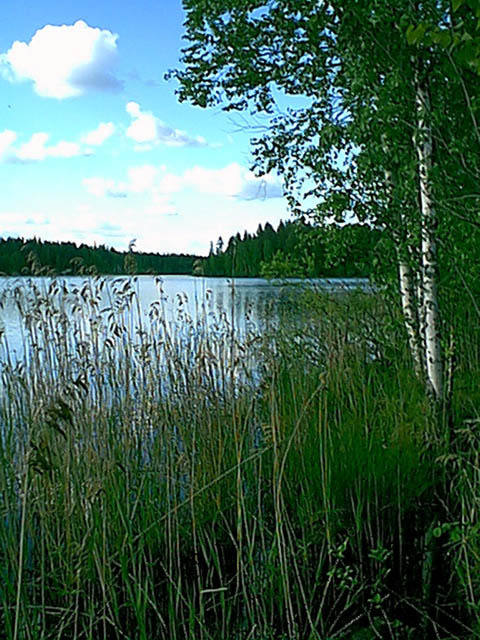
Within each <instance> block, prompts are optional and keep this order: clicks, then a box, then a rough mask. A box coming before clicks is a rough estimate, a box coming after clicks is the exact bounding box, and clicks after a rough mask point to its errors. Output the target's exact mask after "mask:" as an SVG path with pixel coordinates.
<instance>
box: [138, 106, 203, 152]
mask: <svg viewBox="0 0 480 640" xmlns="http://www.w3.org/2000/svg"><path fill="white" fill-rule="evenodd" d="M126 111H127V113H128V114H129V115H130V116H131V118H132V123H131V125H130V126H129V127H128V129H127V137H129V138H131V139H132V140H134V141H135V142H137V143H138V146H137V147H136V150H139V151H140V150H144V149H149V148H151V146H152V145H157V144H164V145H166V146H167V147H205V146H207V141H206V140H205V138H203V137H202V136H196V137H195V138H192V137H190V136H189V135H188V134H187V132H186V131H182V130H181V129H173V128H172V127H169V126H168V125H166V124H165V123H164V122H162V120H160V119H159V118H157V117H156V116H155V115H154V114H153V113H152V112H151V111H142V110H141V108H140V105H139V104H138V102H128V103H127V106H126Z"/></svg>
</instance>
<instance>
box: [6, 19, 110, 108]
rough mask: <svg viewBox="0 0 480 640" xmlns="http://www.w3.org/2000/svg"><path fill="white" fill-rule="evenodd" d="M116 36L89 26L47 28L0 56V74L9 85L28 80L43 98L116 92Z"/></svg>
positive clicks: (54, 26) (80, 23)
mask: <svg viewBox="0 0 480 640" xmlns="http://www.w3.org/2000/svg"><path fill="white" fill-rule="evenodd" d="M117 38H118V35H117V34H115V33H112V32H111V31H108V30H107V29H98V28H93V27H90V26H88V24H86V22H84V21H83V20H78V21H77V22H75V24H73V25H61V26H56V25H50V24H48V25H46V26H44V27H43V28H42V29H39V30H38V31H36V33H35V34H34V36H33V37H32V39H31V40H30V42H29V43H27V42H20V41H18V40H17V41H15V42H14V43H13V44H12V46H11V47H10V49H9V50H8V51H7V52H6V53H3V54H1V55H0V71H1V72H2V75H3V76H4V77H6V78H7V79H8V80H10V81H12V82H13V81H19V80H31V81H32V82H33V83H34V90H35V92H36V93H37V94H38V95H40V96H43V97H45V98H57V99H63V98H71V97H74V96H79V95H82V94H83V93H86V92H88V91H91V90H97V91H108V90H114V89H118V88H119V87H120V86H121V83H120V82H119V81H118V79H117V78H116V77H115V76H114V68H115V62H116V57H117Z"/></svg>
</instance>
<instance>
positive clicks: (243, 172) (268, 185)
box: [160, 162, 283, 200]
mask: <svg viewBox="0 0 480 640" xmlns="http://www.w3.org/2000/svg"><path fill="white" fill-rule="evenodd" d="M182 188H192V189H195V190H196V191H199V192H200V193H206V194H211V195H224V196H231V197H235V198H238V199H240V200H254V199H262V200H265V199H267V198H281V197H282V196H283V189H282V185H281V182H280V181H279V180H278V178H276V177H274V176H265V177H263V178H257V177H255V176H254V174H253V173H252V172H251V171H248V170H247V169H245V168H244V167H241V166H240V165H239V164H237V163H236V162H233V163H231V164H229V165H227V166H226V167H223V168H221V169H206V168H205V167H200V166H195V167H193V168H191V169H187V170H186V171H185V172H184V173H183V175H181V176H177V175H174V174H166V175H164V176H163V178H162V180H161V182H160V190H161V191H163V192H164V193H174V192H176V191H180V189H182Z"/></svg>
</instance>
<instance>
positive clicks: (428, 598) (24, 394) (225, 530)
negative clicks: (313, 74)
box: [0, 279, 480, 640]
mask: <svg viewBox="0 0 480 640" xmlns="http://www.w3.org/2000/svg"><path fill="white" fill-rule="evenodd" d="M104 286H105V285H104V281H103V280H101V279H98V280H96V279H90V280H86V281H85V283H84V285H83V286H79V287H77V289H76V290H71V289H68V290H67V289H66V288H64V287H63V285H61V283H60V282H56V281H52V283H51V285H50V289H49V290H48V291H42V290H41V289H40V288H39V287H38V285H37V284H36V283H35V281H34V280H32V281H31V284H30V288H29V289H28V290H25V289H24V288H22V289H21V290H20V289H19V290H18V291H16V292H15V293H14V294H13V296H14V297H13V299H14V301H15V304H17V305H18V308H19V310H20V313H21V314H22V317H23V320H24V349H23V355H22V357H21V358H20V360H19V361H18V360H15V358H14V357H13V354H11V353H9V352H8V346H7V345H4V358H3V360H4V362H3V364H2V382H1V384H2V392H1V397H0V416H1V425H2V426H1V433H0V437H1V440H0V442H1V445H0V456H1V460H0V488H1V492H0V518H1V527H0V571H1V577H0V607H1V614H0V615H1V617H0V638H2V639H3V638H5V639H8V640H20V639H22V640H23V639H25V640H27V639H28V640H30V639H32V640H33V639H35V640H36V639H37V638H38V639H42V640H53V639H59V640H60V639H62V640H63V639H70V638H71V639H78V640H80V639H91V640H98V639H117V638H118V639H120V638H129V639H132V640H133V639H135V640H136V639H139V640H155V639H161V638H165V639H175V640H183V639H191V640H220V639H226V638H228V639H234V638H237V639H238V640H240V639H243V640H247V639H248V640H274V639H275V640H277V639H281V638H284V639H286V638H288V639H295V640H297V639H298V640H300V639H305V640H307V639H309V640H314V639H317V640H326V639H330V640H333V639H334V638H337V639H341V638H343V639H346V638H350V639H354V638H356V639H358V640H360V639H365V640H367V639H370V638H372V639H373V638H399V639H400V638H421V637H425V638H427V637H432V638H455V637H459V638H460V637H462V638H463V637H472V638H474V637H477V635H478V633H479V631H480V620H479V615H480V612H479V610H478V595H479V589H480V584H479V579H478V576H479V575H480V573H479V571H478V568H479V567H478V563H479V560H480V555H479V551H480V548H479V543H478V535H476V534H477V529H478V523H477V522H478V521H477V517H476V516H477V510H478V501H479V496H480V489H479V486H480V482H479V480H480V478H479V477H478V476H479V472H478V468H479V464H478V463H479V455H480V441H479V439H478V436H477V435H476V434H477V432H478V426H479V415H478V405H475V404H472V403H469V402H465V389H470V388H472V387H473V386H474V385H473V384H472V383H471V380H472V377H474V376H477V378H476V379H477V381H478V370H473V369H472V367H471V365H470V364H465V363H464V362H463V360H462V358H460V360H459V362H458V365H457V367H458V374H457V380H458V383H457V386H458V388H457V389H455V395H454V400H453V403H452V411H451V415H452V416H453V418H452V419H453V421H454V425H453V426H454V429H455V430H456V431H455V433H457V437H456V439H455V449H453V448H452V447H449V446H447V444H446V439H445V438H444V437H443V436H442V423H441V421H439V418H438V416H437V415H436V414H434V413H433V412H432V411H431V410H430V408H429V405H428V402H427V401H426V399H425V397H424V394H423V392H422V388H421V386H420V385H419V383H418V382H417V381H416V380H415V379H414V377H413V376H412V374H411V370H410V366H409V362H408V354H407V353H406V352H405V350H404V347H403V344H404V341H403V339H402V336H401V335H400V329H399V325H398V324H397V321H396V317H395V313H394V311H392V309H391V308H390V307H389V306H388V305H386V304H385V303H384V302H383V301H382V299H381V298H380V297H378V296H373V295H344V296H324V295H317V296H315V297H314V298H312V299H311V303H310V304H307V302H306V301H305V304H306V308H307V311H308V314H307V316H306V318H305V323H304V324H303V325H298V324H294V323H290V322H287V321H286V320H285V322H283V323H280V325H278V326H277V328H276V330H275V331H274V332H272V333H271V334H270V335H257V334H256V333H255V332H254V330H253V328H252V327H251V326H249V330H248V331H247V332H246V333H244V334H243V335H242V337H241V339H240V337H238V336H237V334H236V332H235V331H234V327H232V325H231V324H230V323H229V321H228V319H227V318H225V317H214V316H212V315H211V314H209V313H208V312H207V311H205V313H204V314H203V316H202V315H201V316H200V320H199V321H197V320H196V319H192V318H190V317H189V316H188V314H186V313H185V312H184V311H182V304H180V308H179V315H178V322H177V323H176V324H173V325H172V324H171V323H168V322H167V321H166V319H165V313H164V309H163V306H162V303H161V291H160V292H159V302H158V303H155V304H154V305H152V307H151V309H150V314H149V317H148V318H146V317H142V313H141V311H140V308H139V305H138V300H137V298H136V293H135V281H134V280H119V281H118V282H117V284H116V285H115V289H114V291H113V292H112V293H111V295H110V297H109V298H108V304H106V305H105V304H104V301H105V299H106V298H105V296H106V292H105V291H104V289H103V288H104ZM102 301H103V302H102ZM180 302H181V301H180ZM465 331H466V329H465ZM469 344H470V347H471V342H470V343H469ZM462 357H463V356H462ZM467 374H468V376H469V378H468V380H469V382H468V384H467V383H466V382H465V380H466V377H465V376H467Z"/></svg>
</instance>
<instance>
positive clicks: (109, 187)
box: [82, 177, 127, 198]
mask: <svg viewBox="0 0 480 640" xmlns="http://www.w3.org/2000/svg"><path fill="white" fill-rule="evenodd" d="M82 184H83V185H84V187H85V188H86V190H87V191H88V193H89V194H90V195H92V196H97V198H102V197H104V196H110V197H111V198H125V197H126V196H127V185H125V184H124V183H122V182H119V183H116V182H115V181H114V180H110V179H108V178H97V177H95V178H84V179H83V180H82Z"/></svg>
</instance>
